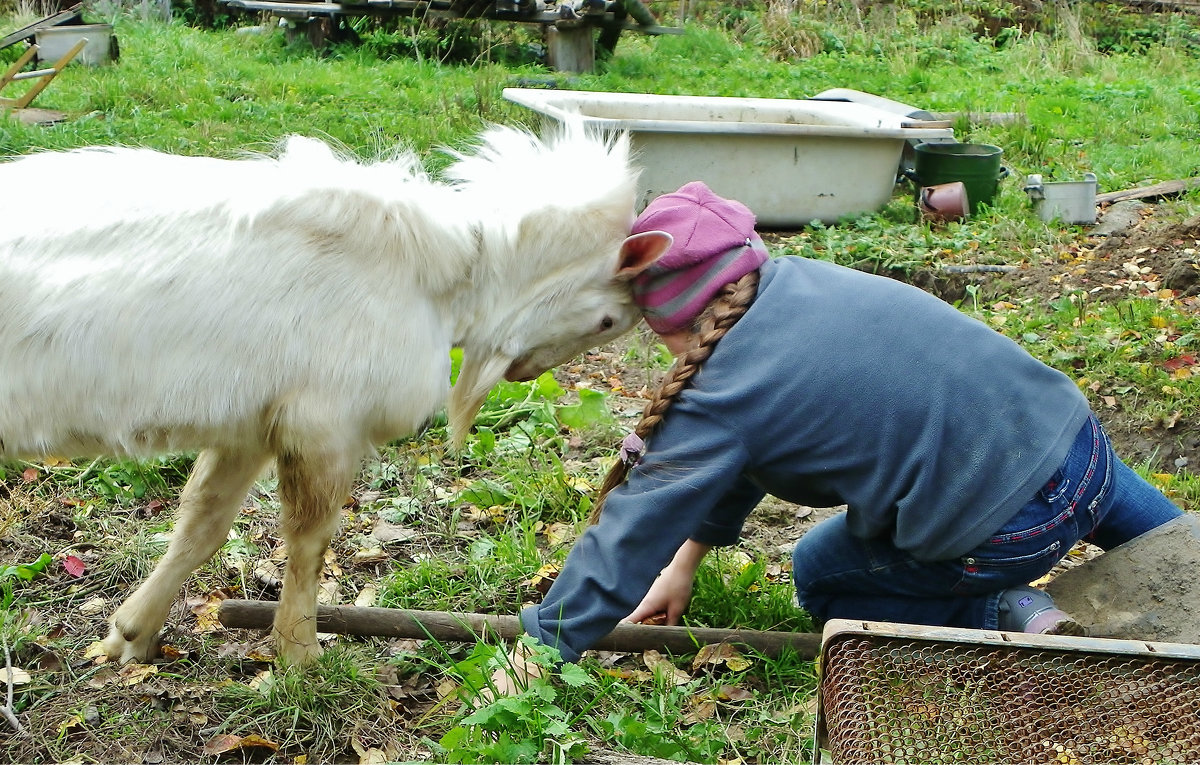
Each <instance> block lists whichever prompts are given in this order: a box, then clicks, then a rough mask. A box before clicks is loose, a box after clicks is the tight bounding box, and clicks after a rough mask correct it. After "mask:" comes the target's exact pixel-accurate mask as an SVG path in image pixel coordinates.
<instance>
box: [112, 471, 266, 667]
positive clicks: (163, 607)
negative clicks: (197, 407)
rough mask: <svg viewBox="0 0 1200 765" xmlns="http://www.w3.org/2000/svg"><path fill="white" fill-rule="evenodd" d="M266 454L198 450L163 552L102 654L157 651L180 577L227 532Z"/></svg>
mask: <svg viewBox="0 0 1200 765" xmlns="http://www.w3.org/2000/svg"><path fill="white" fill-rule="evenodd" d="M266 462H267V457H266V455H258V454H231V453H224V452H219V451H217V450H211V449H210V450H207V451H203V452H201V453H200V454H199V456H198V457H197V458H196V465H195V467H194V468H193V470H192V475H191V477H189V478H188V481H187V484H186V485H185V486H184V488H183V494H182V495H181V496H180V500H179V511H178V519H177V520H176V522H175V531H174V533H173V534H172V535H171V542H170V544H169V545H168V546H167V552H166V554H165V555H163V557H162V559H161V560H160V561H159V562H158V565H156V566H155V567H154V571H153V572H152V573H151V574H150V576H149V577H148V578H147V579H146V581H145V582H143V583H142V585H141V586H140V587H138V589H137V591H136V592H134V593H133V595H130V596H129V598H127V599H126V600H125V602H124V603H123V604H122V605H121V607H120V608H118V609H117V612H116V613H115V614H113V616H112V619H110V621H111V623H112V627H111V629H110V630H109V633H108V637H107V638H105V640H104V652H105V653H106V654H107V655H108V657H109V658H110V659H117V660H120V661H122V662H127V661H145V660H146V659H148V658H150V657H152V656H154V655H155V654H156V653H157V650H158V633H159V632H160V631H161V630H162V626H163V623H164V622H165V621H166V619H167V612H168V611H169V610H170V608H171V603H172V602H173V601H174V600H175V597H176V595H178V594H179V588H180V587H181V586H182V585H183V581H184V580H185V579H187V577H188V576H190V575H191V573H192V572H193V571H195V570H196V568H197V567H199V566H200V565H201V564H202V563H204V562H205V561H207V560H208V559H209V558H211V557H212V555H213V553H215V552H216V551H217V550H218V549H219V548H220V547H221V545H222V544H223V543H224V542H225V538H226V536H227V535H228V533H229V528H230V527H231V526H232V525H233V519H234V518H235V517H236V516H237V512H238V510H239V509H240V508H241V505H242V500H243V499H245V497H246V493H247V492H248V491H249V490H250V485H251V484H252V483H254V479H255V478H256V477H257V476H258V474H259V473H260V472H261V471H262V469H263V467H264V466H265V465H266Z"/></svg>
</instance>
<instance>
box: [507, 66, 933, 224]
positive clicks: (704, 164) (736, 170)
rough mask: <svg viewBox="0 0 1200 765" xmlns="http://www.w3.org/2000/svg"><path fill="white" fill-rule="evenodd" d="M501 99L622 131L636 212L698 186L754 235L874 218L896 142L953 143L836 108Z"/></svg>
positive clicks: (617, 98) (553, 95) (617, 97)
mask: <svg viewBox="0 0 1200 765" xmlns="http://www.w3.org/2000/svg"><path fill="white" fill-rule="evenodd" d="M504 97H505V98H507V99H508V100H510V101H513V102H515V103H518V104H521V105H523V106H526V107H528V108H530V109H532V110H534V111H536V112H539V113H540V114H542V115H544V116H545V117H546V118H547V119H548V120H554V121H560V122H561V121H563V120H565V119H567V118H568V116H569V115H572V114H578V115H582V116H583V117H584V119H585V122H588V123H590V124H592V125H595V126H598V127H601V128H604V129H609V130H627V131H629V132H630V134H631V136H632V140H633V145H634V148H635V150H636V151H637V159H638V162H639V164H640V165H641V166H642V168H643V171H642V176H641V184H640V185H641V188H640V189H639V194H638V209H641V208H642V207H645V205H646V204H648V203H649V202H650V200H652V199H654V198H655V197H657V196H658V195H660V194H664V193H667V192H671V191H675V190H676V189H678V188H679V187H680V186H682V185H683V184H685V183H688V182H689V181H696V180H700V181H704V182H705V183H707V184H708V185H709V186H710V187H711V188H712V189H713V191H715V192H716V193H717V194H720V195H721V196H724V197H728V198H731V199H736V200H738V201H740V202H742V203H744V204H745V205H747V206H748V207H749V208H750V209H751V210H753V211H754V213H755V214H756V215H757V216H758V223H759V225H760V226H762V227H763V228H776V229H778V228H788V227H796V226H803V225H807V224H809V223H811V222H812V221H814V220H819V221H822V222H825V223H832V222H834V221H836V220H837V219H838V218H840V217H842V216H844V215H852V214H857V213H864V212H872V211H875V210H878V209H879V208H881V207H883V206H884V205H885V204H887V202H888V200H890V199H891V196H892V192H893V190H894V188H895V185H896V174H897V170H898V168H899V164H900V155H901V152H902V150H903V148H904V145H905V141H907V140H909V139H920V140H933V139H945V138H953V135H954V133H953V130H951V129H950V128H926V127H920V126H913V127H906V125H912V124H914V123H913V121H912V120H909V119H906V118H905V117H904V116H902V115H898V114H894V113H891V112H887V111H884V110H882V109H877V108H874V107H871V106H866V105H863V104H856V103H848V102H839V101H816V100H812V101H809V100H792V99H773V98H719V97H706V96H661V95H649V94H640V93H595V92H585V91H571V90H526V89H521V88H506V89H505V90H504Z"/></svg>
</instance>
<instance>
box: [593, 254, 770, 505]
mask: <svg viewBox="0 0 1200 765" xmlns="http://www.w3.org/2000/svg"><path fill="white" fill-rule="evenodd" d="M757 293H758V271H757V270H755V271H751V272H750V273H748V274H746V275H745V276H743V277H742V278H741V279H738V280H737V281H736V282H730V283H729V284H727V285H725V286H724V287H723V288H722V289H721V291H720V292H718V293H717V294H716V296H714V297H713V299H712V301H710V302H709V304H708V306H707V307H705V309H704V311H703V312H701V314H700V315H699V316H698V317H697V318H696V325H695V326H696V333H695V334H696V337H697V343H696V345H695V347H693V348H690V349H688V350H687V352H685V353H684V354H683V355H682V356H680V357H679V358H677V359H676V360H675V365H674V366H672V367H671V369H670V371H669V372H667V374H666V376H665V377H664V378H663V380H662V382H661V383H659V386H658V388H657V389H656V390H655V391H654V393H653V394H652V395H651V396H650V401H649V402H647V404H646V408H645V409H644V410H642V418H641V419H640V420H639V421H638V424H637V425H636V426H635V427H634V429H633V432H634V433H635V434H637V436H638V437H639V438H641V439H642V440H644V441H645V440H649V438H650V434H651V433H653V432H654V429H655V428H656V427H658V423H660V422H662V418H663V416H665V415H666V413H667V410H668V409H670V408H671V404H673V403H675V398H676V396H678V395H679V393H680V392H681V391H682V390H683V389H684V388H686V387H687V385H688V383H689V382H690V381H691V379H692V377H694V376H695V375H696V373H697V372H699V371H700V367H701V366H703V364H704V362H705V361H707V360H708V357H709V356H711V355H712V352H713V349H714V348H715V347H716V345H717V343H718V342H719V341H720V339H721V338H723V337H725V333H726V332H728V331H729V329H730V328H731V327H732V326H733V325H734V324H737V321H738V319H740V318H742V315H743V314H744V313H746V311H747V309H749V308H750V304H751V303H753V302H754V297H755V295H756V294H757ZM629 468H630V465H629V463H627V462H626V461H625V460H624V459H618V460H617V461H616V463H615V464H613V466H612V467H611V468H609V471H608V475H606V476H605V477H604V484H603V485H602V486H601V487H600V495H599V497H598V498H597V500H596V506H595V507H594V508H593V509H592V515H591V519H590V522H591V523H595V522H596V521H598V520H600V513H602V512H603V511H604V500H605V498H606V497H608V493H609V492H610V491H612V490H613V489H615V488H617V487H618V486H620V485H621V484H622V483H624V482H625V478H626V476H627V475H628V474H629Z"/></svg>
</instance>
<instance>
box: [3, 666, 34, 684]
mask: <svg viewBox="0 0 1200 765" xmlns="http://www.w3.org/2000/svg"><path fill="white" fill-rule="evenodd" d="M32 679H33V678H31V677H30V676H29V673H28V672H26V671H25V670H23V669H21V668H20V667H11V668H8V667H6V668H4V669H0V683H4V684H8V683H12V684H13V685H25V684H26V683H28V682H29V681H30V680H32Z"/></svg>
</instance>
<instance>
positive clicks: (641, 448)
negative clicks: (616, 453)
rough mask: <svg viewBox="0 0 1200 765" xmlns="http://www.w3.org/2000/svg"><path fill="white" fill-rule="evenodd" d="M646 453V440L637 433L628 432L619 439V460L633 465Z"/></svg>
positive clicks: (630, 465)
mask: <svg viewBox="0 0 1200 765" xmlns="http://www.w3.org/2000/svg"><path fill="white" fill-rule="evenodd" d="M645 453H646V442H645V441H643V440H642V437H641V436H639V435H638V434H637V433H630V434H629V435H627V436H625V438H624V439H623V440H622V441H621V461H622V462H624V463H625V464H626V465H628V466H629V467H633V466H635V465H637V464H638V463H639V462H641V461H642V455H643V454H645Z"/></svg>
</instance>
